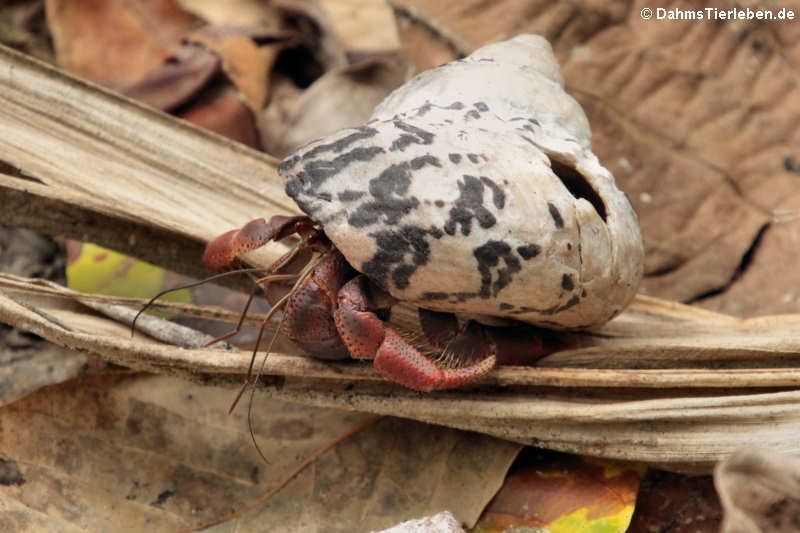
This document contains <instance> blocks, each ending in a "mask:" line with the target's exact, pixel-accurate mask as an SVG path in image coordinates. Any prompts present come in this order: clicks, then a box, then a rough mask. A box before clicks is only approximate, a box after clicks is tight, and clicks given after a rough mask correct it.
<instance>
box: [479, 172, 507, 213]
mask: <svg viewBox="0 0 800 533" xmlns="http://www.w3.org/2000/svg"><path fill="white" fill-rule="evenodd" d="M481 183H483V184H484V185H486V186H487V187H489V189H490V190H491V191H492V203H494V206H495V207H496V208H497V209H503V207H505V205H506V193H505V192H503V189H501V188H500V187H499V186H498V185H497V184H496V183H495V182H494V181H492V180H491V179H489V178H487V177H486V176H481Z"/></svg>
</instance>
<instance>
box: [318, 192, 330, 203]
mask: <svg viewBox="0 0 800 533" xmlns="http://www.w3.org/2000/svg"><path fill="white" fill-rule="evenodd" d="M317 198H319V199H320V200H324V201H326V202H330V201H331V200H333V196H331V193H329V192H321V193H317Z"/></svg>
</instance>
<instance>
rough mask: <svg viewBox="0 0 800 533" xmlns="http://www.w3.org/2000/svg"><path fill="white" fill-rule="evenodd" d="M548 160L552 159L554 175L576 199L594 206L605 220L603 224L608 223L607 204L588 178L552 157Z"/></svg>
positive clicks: (551, 165)
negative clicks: (581, 199)
mask: <svg viewBox="0 0 800 533" xmlns="http://www.w3.org/2000/svg"><path fill="white" fill-rule="evenodd" d="M548 159H550V168H551V169H552V170H553V173H554V174H555V175H556V176H557V177H558V179H560V180H561V182H562V183H563V184H564V186H565V187H566V188H567V190H568V191H569V192H570V194H571V195H572V196H574V197H575V198H583V199H584V200H586V201H587V202H589V203H590V204H592V206H593V207H594V210H595V211H597V214H598V215H600V218H602V219H603V222H606V204H605V203H603V199H602V198H600V195H599V194H597V191H595V190H594V188H593V187H592V186H591V185H590V184H589V182H588V181H587V180H586V178H584V177H583V175H582V174H581V173H580V172H578V171H577V170H575V169H574V168H572V167H571V166H570V165H569V164H567V163H562V162H561V161H557V160H555V159H553V158H552V157H550V156H548Z"/></svg>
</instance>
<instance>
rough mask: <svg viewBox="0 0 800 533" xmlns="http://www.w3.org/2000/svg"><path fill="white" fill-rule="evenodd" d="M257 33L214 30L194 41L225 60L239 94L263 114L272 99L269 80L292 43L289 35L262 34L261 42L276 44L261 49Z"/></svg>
mask: <svg viewBox="0 0 800 533" xmlns="http://www.w3.org/2000/svg"><path fill="white" fill-rule="evenodd" d="M254 33H255V32H254V31H253V30H252V29H251V30H249V31H247V30H244V29H242V28H226V27H211V28H205V29H203V30H202V31H199V32H196V33H194V34H193V35H192V36H191V41H192V42H196V43H200V44H202V45H204V46H205V47H207V48H208V49H209V50H212V51H214V53H216V54H217V55H218V56H219V57H220V58H221V59H222V68H223V69H224V71H225V73H226V74H227V76H228V78H229V79H230V80H231V82H232V83H233V84H234V85H235V86H236V88H237V89H238V90H239V92H240V94H241V95H242V97H243V98H244V101H245V103H247V106H248V107H249V108H250V110H251V111H252V112H253V113H259V112H260V111H261V110H262V109H263V108H264V105H265V104H266V102H267V99H268V97H269V77H270V73H271V71H272V67H273V65H274V63H275V60H276V59H277V57H278V54H279V53H280V52H281V50H283V49H284V48H285V47H286V46H287V45H288V44H289V41H288V40H286V38H287V36H288V34H287V33H286V32H283V33H282V34H277V35H275V34H272V35H270V34H269V33H266V32H264V31H260V32H258V37H259V38H262V39H263V38H268V37H271V38H272V39H275V37H278V40H277V41H276V42H273V43H270V44H267V45H261V46H259V45H258V44H257V43H256V42H255V41H254V40H253V37H254V36H255V35H253V34H254Z"/></svg>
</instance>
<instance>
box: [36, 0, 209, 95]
mask: <svg viewBox="0 0 800 533" xmlns="http://www.w3.org/2000/svg"><path fill="white" fill-rule="evenodd" d="M45 5H46V7H47V21H48V24H49V26H50V30H51V32H52V34H53V43H54V45H55V49H56V55H57V57H58V61H59V64H60V65H61V66H62V67H63V68H65V69H66V70H68V71H70V72H72V73H74V74H77V75H79V76H82V77H84V78H88V79H90V80H93V81H95V82H99V83H102V84H103V85H106V86H109V87H116V86H121V85H127V84H131V83H134V82H137V81H139V80H140V79H141V78H142V77H143V76H144V75H145V74H146V73H147V72H149V71H151V70H152V69H154V68H155V67H157V66H158V65H159V64H161V62H162V61H164V59H166V58H167V57H168V56H169V54H170V53H172V51H173V49H174V48H175V47H176V46H177V44H178V42H179V40H180V38H181V37H182V36H184V35H185V34H186V33H188V32H189V31H190V30H191V29H193V28H194V27H196V25H197V24H198V19H197V18H196V17H194V16H193V15H191V14H189V13H187V12H185V11H183V9H181V7H180V6H179V5H178V4H177V3H176V2H175V1H173V0H147V1H144V2H136V3H131V2H126V1H123V0H111V1H94V0H83V1H75V0H66V1H64V0H47V2H46V4H45Z"/></svg>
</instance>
